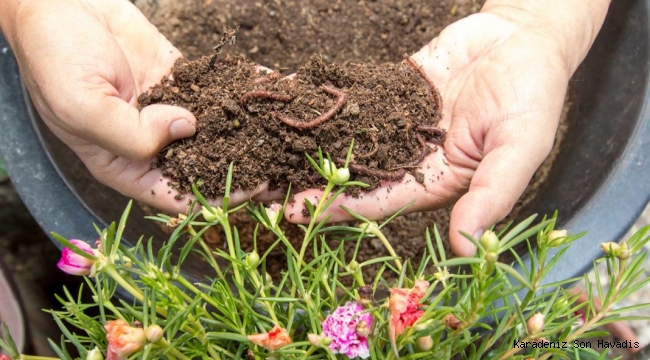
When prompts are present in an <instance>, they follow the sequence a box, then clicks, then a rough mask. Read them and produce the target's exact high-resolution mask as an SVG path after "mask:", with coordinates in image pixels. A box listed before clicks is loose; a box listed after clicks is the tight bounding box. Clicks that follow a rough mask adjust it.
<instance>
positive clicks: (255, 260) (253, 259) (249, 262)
mask: <svg viewBox="0 0 650 360" xmlns="http://www.w3.org/2000/svg"><path fill="white" fill-rule="evenodd" d="M259 263H260V255H259V254H258V253H257V251H253V252H252V253H250V254H248V255H247V256H246V266H248V268H249V269H255V268H256V267H257V265H259Z"/></svg>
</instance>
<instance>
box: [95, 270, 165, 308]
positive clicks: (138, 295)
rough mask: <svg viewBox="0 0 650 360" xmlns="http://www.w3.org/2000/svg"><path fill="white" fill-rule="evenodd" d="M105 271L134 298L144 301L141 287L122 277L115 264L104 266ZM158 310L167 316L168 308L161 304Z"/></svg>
mask: <svg viewBox="0 0 650 360" xmlns="http://www.w3.org/2000/svg"><path fill="white" fill-rule="evenodd" d="M103 271H104V272H105V273H106V274H108V275H109V276H110V277H111V278H112V279H113V280H115V282H116V283H118V285H120V286H121V287H123V288H124V290H126V291H128V292H129V294H131V295H132V296H133V297H134V298H136V299H137V300H138V301H140V302H141V303H142V302H144V295H143V294H142V292H141V291H140V289H137V288H135V287H133V286H132V285H131V284H130V283H129V282H128V281H126V279H124V277H122V275H120V273H118V272H117V270H115V267H114V266H113V264H107V265H106V266H105V267H104V270H103ZM156 312H158V314H160V315H162V316H165V317H166V316H167V310H165V309H163V308H162V307H160V306H156Z"/></svg>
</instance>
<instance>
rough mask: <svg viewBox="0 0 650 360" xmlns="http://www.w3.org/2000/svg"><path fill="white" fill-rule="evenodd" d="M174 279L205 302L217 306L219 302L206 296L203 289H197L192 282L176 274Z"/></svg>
mask: <svg viewBox="0 0 650 360" xmlns="http://www.w3.org/2000/svg"><path fill="white" fill-rule="evenodd" d="M174 280H176V281H178V282H179V283H180V284H181V285H183V286H185V287H186V288H187V289H188V290H190V291H191V292H193V293H195V294H197V295H199V296H201V298H202V299H203V300H204V301H205V302H207V303H208V304H210V305H212V306H214V307H215V308H219V304H217V303H216V302H215V301H214V299H212V298H211V297H209V296H208V295H207V294H206V293H204V292H203V291H201V290H199V289H197V288H196V286H194V284H192V283H191V282H189V281H187V279H185V278H184V277H182V276H177V277H175V278H174ZM210 318H211V316H210Z"/></svg>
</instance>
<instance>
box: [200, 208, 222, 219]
mask: <svg viewBox="0 0 650 360" xmlns="http://www.w3.org/2000/svg"><path fill="white" fill-rule="evenodd" d="M212 211H214V212H212ZM212 211H211V210H210V209H208V208H206V207H205V206H203V207H201V214H202V215H203V218H204V219H205V221H207V222H215V221H218V220H219V219H221V217H223V209H222V208H220V207H218V206H217V207H212Z"/></svg>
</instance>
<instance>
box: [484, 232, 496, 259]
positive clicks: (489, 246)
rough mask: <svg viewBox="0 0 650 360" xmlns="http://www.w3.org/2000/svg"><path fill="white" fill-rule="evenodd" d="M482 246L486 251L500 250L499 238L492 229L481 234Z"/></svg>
mask: <svg viewBox="0 0 650 360" xmlns="http://www.w3.org/2000/svg"><path fill="white" fill-rule="evenodd" d="M481 246H483V249H485V252H488V253H489V252H497V251H498V250H499V238H498V237H497V234H495V233H494V231H492V230H486V231H485V232H484V233H483V236H481Z"/></svg>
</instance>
